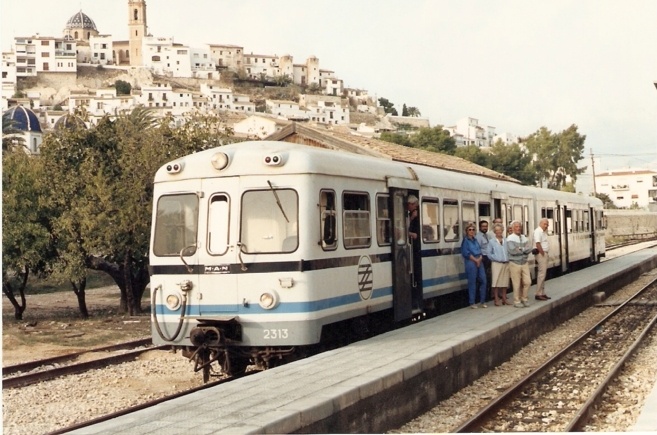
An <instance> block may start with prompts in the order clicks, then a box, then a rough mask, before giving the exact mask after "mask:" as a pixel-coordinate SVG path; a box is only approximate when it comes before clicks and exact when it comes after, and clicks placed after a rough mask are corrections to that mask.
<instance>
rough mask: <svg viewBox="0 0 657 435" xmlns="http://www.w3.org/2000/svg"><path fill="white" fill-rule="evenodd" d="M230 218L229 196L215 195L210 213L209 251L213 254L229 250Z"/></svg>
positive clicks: (220, 253) (222, 253)
mask: <svg viewBox="0 0 657 435" xmlns="http://www.w3.org/2000/svg"><path fill="white" fill-rule="evenodd" d="M229 218H230V208H229V207H228V196H227V195H224V194H219V195H213V196H212V198H210V210H209V213H208V251H209V252H210V254H212V255H224V254H225V253H226V251H227V250H228V228H229V227H228V225H229V222H230V219H229Z"/></svg>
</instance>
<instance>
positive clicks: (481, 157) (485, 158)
mask: <svg viewBox="0 0 657 435" xmlns="http://www.w3.org/2000/svg"><path fill="white" fill-rule="evenodd" d="M454 155H455V156H456V157H460V158H462V159H465V160H468V161H470V162H472V163H476V164H477V165H480V166H486V167H489V166H490V159H489V155H488V154H487V153H485V152H482V151H481V148H479V147H478V146H476V145H468V146H465V147H459V148H457V149H456V152H455V153H454Z"/></svg>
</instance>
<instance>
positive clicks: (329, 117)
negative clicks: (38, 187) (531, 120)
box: [2, 0, 516, 153]
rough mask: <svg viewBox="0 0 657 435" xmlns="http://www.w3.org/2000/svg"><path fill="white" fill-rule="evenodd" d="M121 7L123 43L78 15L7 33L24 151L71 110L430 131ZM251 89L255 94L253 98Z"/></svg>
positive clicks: (460, 138)
mask: <svg viewBox="0 0 657 435" xmlns="http://www.w3.org/2000/svg"><path fill="white" fill-rule="evenodd" d="M128 10H129V19H128V21H127V29H128V34H129V39H128V40H118V39H116V38H115V37H114V36H113V35H112V34H107V33H101V31H100V30H99V28H98V27H97V26H96V23H95V21H94V20H93V19H92V18H91V17H89V16H88V15H86V14H85V13H84V12H83V11H82V10H80V11H78V12H76V13H74V14H73V15H72V16H71V17H70V18H69V20H68V21H67V22H66V24H65V26H64V29H63V32H62V35H61V36H43V35H39V34H36V35H33V36H17V37H15V38H14V41H13V50H12V51H9V52H3V53H2V63H3V65H2V110H3V112H5V111H7V110H9V109H16V108H19V109H18V113H23V112H25V113H27V112H30V113H32V114H34V116H31V114H26V115H24V117H25V119H29V120H30V121H31V127H30V129H29V131H28V132H27V134H26V136H27V137H26V141H27V143H29V144H30V146H29V149H30V151H31V152H33V153H38V149H39V145H40V143H41V140H42V133H43V131H47V130H49V129H54V128H56V126H57V123H58V122H59V121H60V120H62V124H61V125H63V124H65V121H66V120H67V118H68V117H69V116H71V115H72V114H74V113H76V111H77V112H79V111H81V110H84V113H85V122H86V123H89V124H96V123H97V122H98V121H99V120H100V119H101V118H102V117H104V116H108V115H109V116H116V115H117V114H120V113H126V112H129V111H131V110H132V109H133V108H135V107H137V106H144V107H147V108H149V109H152V111H153V112H154V113H155V114H156V115H157V116H161V117H164V116H171V117H173V119H174V120H175V122H184V121H183V118H184V116H185V114H188V113H190V112H198V113H215V114H221V115H223V117H224V118H225V119H226V123H227V126H228V127H230V128H231V129H232V130H233V131H234V134H235V135H238V136H244V137H257V138H264V137H266V136H269V135H270V134H272V133H274V132H275V131H277V130H280V128H281V127H282V126H284V125H286V123H288V122H289V121H297V122H309V123H312V124H317V125H324V126H326V127H329V126H330V127H335V126H341V127H342V128H345V129H350V130H352V131H353V133H354V134H359V135H363V136H370V137H371V136H376V135H378V134H380V133H381V132H384V131H397V130H398V129H399V128H400V127H399V126H402V128H403V129H404V130H405V131H412V130H413V129H417V128H422V127H430V122H429V119H427V118H421V117H419V116H394V115H392V114H390V113H385V111H384V110H383V108H382V107H380V106H379V104H378V102H377V98H376V97H375V96H374V95H372V94H371V93H370V92H368V90H365V89H357V88H349V87H346V86H345V85H344V80H343V79H342V78H340V77H339V76H338V75H337V74H336V72H335V71H333V70H330V69H326V68H322V67H321V66H320V60H319V58H318V57H316V56H310V57H309V58H308V59H306V60H305V61H303V62H295V59H294V57H293V56H292V55H290V54H284V55H280V56H279V55H276V54H273V55H272V54H254V53H253V52H246V51H245V48H244V47H243V46H239V45H232V44H224V43H209V44H206V45H205V46H203V47H192V46H190V45H187V44H184V43H180V42H176V41H175V40H174V38H173V37H159V36H154V35H152V34H150V33H149V32H148V23H147V19H146V17H147V11H146V2H145V1H144V0H128ZM117 80H121V81H125V82H127V83H130V85H131V90H130V92H129V93H127V94H122V93H120V92H119V90H117V88H116V87H115V83H116V81H117ZM238 82H239V83H241V84H244V83H246V84H255V85H256V86H254V87H248V86H247V87H245V86H236V83H238ZM289 84H292V85H296V87H297V88H298V89H299V90H300V92H299V93H298V94H297V95H293V96H292V97H289V98H273V97H271V98H268V97H267V96H266V95H265V94H267V93H269V94H273V95H276V94H277V92H276V90H277V89H281V88H284V87H285V86H287V85H289ZM253 89H259V90H263V89H264V90H265V92H262V93H261V95H257V93H254V92H253ZM266 91H271V92H266ZM279 94H280V93H279ZM283 94H284V93H283ZM288 94H289V93H288ZM14 112H15V110H14ZM37 121H38V122H37ZM446 129H447V130H448V131H449V132H450V134H451V135H452V136H453V137H454V139H455V141H456V143H457V145H459V146H466V145H476V146H479V147H486V146H490V145H491V144H492V143H493V142H494V141H495V140H497V139H501V140H503V141H504V142H505V143H513V142H515V141H516V138H515V137H514V136H513V135H510V134H508V133H504V134H502V135H497V134H496V131H495V127H492V126H485V125H480V124H479V121H478V120H477V119H475V118H471V117H466V118H463V119H461V120H458V121H457V122H455V123H454V124H453V125H451V126H448V127H446Z"/></svg>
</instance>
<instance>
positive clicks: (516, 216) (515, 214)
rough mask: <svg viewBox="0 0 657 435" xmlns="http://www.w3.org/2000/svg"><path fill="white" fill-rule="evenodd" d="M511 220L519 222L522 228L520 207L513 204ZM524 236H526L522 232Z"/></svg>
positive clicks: (522, 220)
mask: <svg viewBox="0 0 657 435" xmlns="http://www.w3.org/2000/svg"><path fill="white" fill-rule="evenodd" d="M513 220H514V221H518V222H520V223H521V224H522V225H523V226H524V221H525V220H524V219H523V216H522V205H519V204H514V205H513ZM523 233H524V234H527V233H526V232H524V231H523Z"/></svg>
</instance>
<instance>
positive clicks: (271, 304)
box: [258, 290, 278, 310]
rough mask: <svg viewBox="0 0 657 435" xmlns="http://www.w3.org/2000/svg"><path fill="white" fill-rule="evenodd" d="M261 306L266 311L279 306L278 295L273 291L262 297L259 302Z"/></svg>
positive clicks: (265, 293)
mask: <svg viewBox="0 0 657 435" xmlns="http://www.w3.org/2000/svg"><path fill="white" fill-rule="evenodd" d="M258 302H259V303H260V306H261V307H262V308H263V309H265V310H271V309H273V308H276V306H277V305H278V294H277V293H276V292H275V291H273V290H271V291H268V292H264V293H263V294H261V295H260V299H259V300H258Z"/></svg>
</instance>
